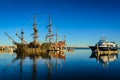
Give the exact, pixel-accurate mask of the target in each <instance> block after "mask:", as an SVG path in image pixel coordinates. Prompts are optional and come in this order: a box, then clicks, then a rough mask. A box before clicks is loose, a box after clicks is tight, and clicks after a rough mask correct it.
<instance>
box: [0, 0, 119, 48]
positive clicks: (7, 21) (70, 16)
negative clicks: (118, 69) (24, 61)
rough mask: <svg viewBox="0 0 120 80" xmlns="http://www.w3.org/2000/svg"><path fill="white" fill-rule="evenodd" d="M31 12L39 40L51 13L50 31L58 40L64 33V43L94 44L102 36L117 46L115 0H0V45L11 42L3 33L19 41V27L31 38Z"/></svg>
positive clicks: (42, 40)
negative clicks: (65, 41)
mask: <svg viewBox="0 0 120 80" xmlns="http://www.w3.org/2000/svg"><path fill="white" fill-rule="evenodd" d="M34 15H36V16H37V22H38V26H37V27H38V29H39V41H40V42H44V40H45V38H44V36H45V35H46V34H47V28H46V26H47V24H48V16H49V15H51V17H52V23H53V30H54V33H55V29H56V28H57V29H58V33H59V36H60V37H59V39H60V40H61V39H63V36H64V35H66V40H67V44H68V45H71V46H89V45H94V44H95V43H96V42H97V41H98V40H99V38H100V37H101V36H102V35H105V36H106V38H107V39H108V40H109V41H114V42H116V43H117V44H119V45H120V34H119V33H120V1H119V0H0V45H12V42H11V40H9V39H8V37H7V36H6V35H5V34H4V32H7V33H8V34H9V35H11V37H13V38H14V39H15V40H16V41H18V42H20V40H19V38H17V36H16V35H15V33H16V32H18V33H19V34H20V31H21V28H23V29H24V31H25V40H26V41H28V42H30V41H32V36H31V34H32V33H33V26H32V24H33V16H34Z"/></svg>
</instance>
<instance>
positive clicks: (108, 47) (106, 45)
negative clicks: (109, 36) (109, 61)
mask: <svg viewBox="0 0 120 80" xmlns="http://www.w3.org/2000/svg"><path fill="white" fill-rule="evenodd" d="M89 48H90V49H91V50H92V52H98V50H99V51H118V46H117V44H116V43H115V42H109V41H107V40H106V37H101V38H100V40H99V42H97V43H96V44H95V46H89Z"/></svg>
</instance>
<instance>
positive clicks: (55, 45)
mask: <svg viewBox="0 0 120 80" xmlns="http://www.w3.org/2000/svg"><path fill="white" fill-rule="evenodd" d="M47 28H48V35H47V36H45V38H46V40H49V41H48V42H44V43H40V42H38V29H37V23H36V16H34V24H33V31H34V33H33V34H32V36H33V41H32V42H30V43H28V42H27V41H25V40H24V31H23V29H22V31H21V36H20V35H18V34H17V33H16V36H18V37H19V38H20V40H21V43H18V42H16V41H15V40H14V39H13V38H11V37H10V36H9V35H8V34H7V33H6V32H5V34H6V35H7V36H8V37H9V39H11V40H12V41H13V44H15V45H16V46H17V49H16V51H17V52H18V53H21V52H23V53H38V52H46V51H63V50H64V49H65V46H66V40H65V37H64V40H63V41H58V34H57V33H56V34H53V33H52V23H51V18H50V16H49V24H48V26H47ZM54 36H56V41H55V42H53V37H54Z"/></svg>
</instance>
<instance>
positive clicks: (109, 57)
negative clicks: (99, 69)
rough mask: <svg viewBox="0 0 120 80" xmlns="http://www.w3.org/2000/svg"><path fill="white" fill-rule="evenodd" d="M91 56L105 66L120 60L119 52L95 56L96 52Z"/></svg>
mask: <svg viewBox="0 0 120 80" xmlns="http://www.w3.org/2000/svg"><path fill="white" fill-rule="evenodd" d="M90 58H96V60H97V62H100V63H101V64H102V66H103V67H104V68H107V67H108V65H109V63H110V62H115V61H117V60H118V53H117V54H116V53H115V54H106V55H99V56H95V55H94V53H92V54H91V56H90Z"/></svg>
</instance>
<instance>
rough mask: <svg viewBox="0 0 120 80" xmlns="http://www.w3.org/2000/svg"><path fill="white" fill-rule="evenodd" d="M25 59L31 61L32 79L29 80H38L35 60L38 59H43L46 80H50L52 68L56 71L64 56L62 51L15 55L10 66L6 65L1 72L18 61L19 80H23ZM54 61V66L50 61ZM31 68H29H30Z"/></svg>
mask: <svg viewBox="0 0 120 80" xmlns="http://www.w3.org/2000/svg"><path fill="white" fill-rule="evenodd" d="M26 58H29V59H30V60H32V62H33V63H32V78H30V79H31V80H38V76H37V75H39V74H38V72H39V70H38V69H39V67H38V63H37V60H39V59H44V60H45V64H46V66H47V71H48V72H47V77H46V78H47V80H52V71H53V66H56V69H58V66H59V62H58V60H60V59H62V60H65V59H66V56H65V54H64V52H62V51H54V52H53V51H50V52H46V53H45V52H41V53H16V57H15V58H14V59H13V60H12V62H11V63H10V64H8V65H7V67H6V68H5V69H3V72H5V71H6V70H7V68H8V67H10V66H11V65H13V64H14V63H15V62H16V61H18V60H20V63H19V72H20V73H19V74H20V75H19V77H20V78H19V80H24V79H23V78H24V77H25V76H24V77H23V74H24V70H23V65H24V61H25V59H26ZM53 58H54V59H55V60H56V61H55V65H54V63H53V62H52V59H53ZM30 67H31V66H30Z"/></svg>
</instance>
